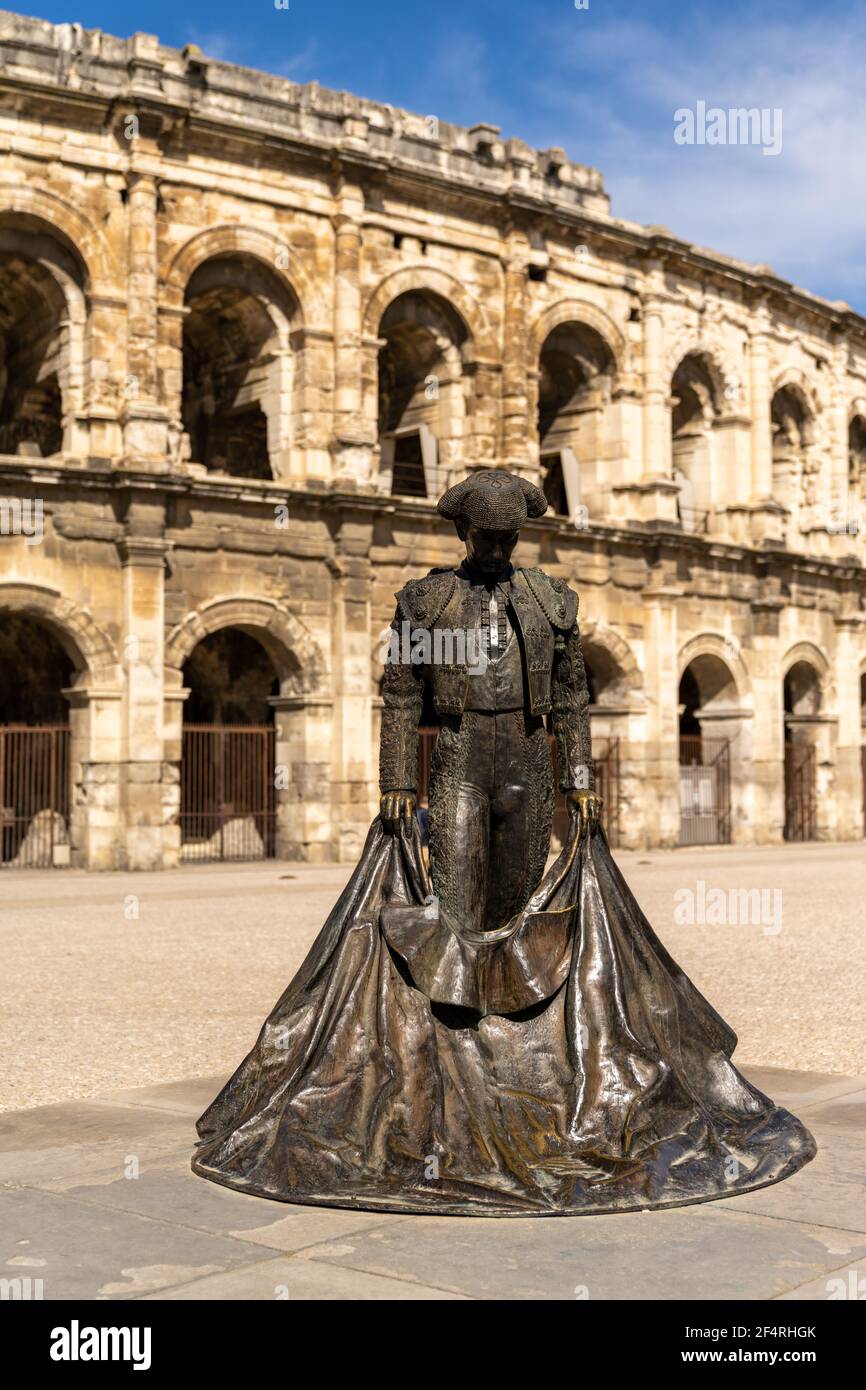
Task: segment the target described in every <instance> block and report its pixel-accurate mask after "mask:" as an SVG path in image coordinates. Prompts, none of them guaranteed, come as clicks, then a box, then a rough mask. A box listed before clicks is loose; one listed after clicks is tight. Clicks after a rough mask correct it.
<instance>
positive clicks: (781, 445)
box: [770, 386, 815, 537]
mask: <svg viewBox="0 0 866 1390" xmlns="http://www.w3.org/2000/svg"><path fill="white" fill-rule="evenodd" d="M770 413H771V421H772V430H773V497H774V498H775V500H776V501H777V502H779V503H781V505H782V506H783V507H784V508H785V509H786V510H787V512H788V513H789V521H788V523H787V524H786V528H785V529H786V536H787V537H790V536H791V535H792V534H793V533H794V532H796V530H797V529H798V524H799V514H800V510H801V508H802V507H803V506H806V505H810V504H811V503H812V502H814V501H815V497H814V495H813V493H814V486H813V484H814V479H813V467H812V461H811V457H810V448H811V445H812V443H813V428H812V418H811V414H810V412H809V408H808V405H807V402H806V399H805V397H804V396H803V394H802V392H801V391H799V390H798V389H797V388H796V387H795V386H782V387H780V388H779V390H778V391H776V392H775V394H774V396H773V399H772V403H771V412H770Z"/></svg>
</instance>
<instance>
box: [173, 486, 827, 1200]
mask: <svg viewBox="0 0 866 1390" xmlns="http://www.w3.org/2000/svg"><path fill="white" fill-rule="evenodd" d="M546 506H547V503H546V499H545V497H544V495H543V493H541V492H540V491H539V489H538V488H536V487H534V486H533V485H532V484H531V483H528V482H527V481H526V480H525V479H522V478H517V477H514V476H512V475H510V474H508V473H503V472H501V471H498V470H492V469H491V470H484V471H482V472H479V473H476V474H474V475H472V476H471V477H470V478H467V479H465V480H464V481H463V482H461V483H458V484H457V485H456V486H455V487H452V488H451V489H450V490H449V491H448V492H446V494H445V495H444V497H442V498H441V499H440V502H439V511H440V513H441V514H442V515H443V516H445V517H448V518H450V519H451V520H453V521H454V523H455V525H456V527H457V530H458V534H459V535H460V537H461V539H462V540H463V541H464V543H465V546H466V558H465V559H464V561H463V562H462V564H461V565H459V566H458V567H457V568H446V569H442V570H434V571H432V572H431V573H430V574H429V575H428V576H427V577H426V578H424V579H419V580H413V581H411V582H410V583H409V584H407V585H406V586H405V587H404V588H403V589H401V591H400V593H399V594H398V595H397V611H396V614H395V617H394V621H393V624H392V629H391V642H390V647H389V655H388V659H387V661H386V666H385V679H384V686H383V691H384V710H383V716H382V735H381V748H380V784H381V792H382V797H381V804H380V815H379V816H378V817H377V818H376V820H375V821H374V822H373V824H372V826H371V827H370V831H369V834H368V837H367V843H366V845H365V848H364V851H363V854H362V856H361V859H360V861H359V863H358V865H357V867H356V869H355V871H354V873H353V875H352V877H351V879H350V881H349V883H348V885H347V886H346V888H345V890H344V892H343V894H342V895H341V897H340V899H339V901H338V902H337V904H336V906H335V907H334V909H333V911H332V912H331V914H330V916H329V918H328V920H327V922H326V923H325V926H324V928H323V929H322V932H321V933H320V935H319V937H318V938H317V940H316V942H315V943H314V945H313V947H312V949H311V951H310V953H309V955H308V957H307V959H306V961H305V962H304V964H303V965H302V967H301V969H300V971H299V972H298V974H297V975H296V977H295V979H294V980H293V981H292V983H291V984H290V985H289V987H288V989H287V990H286V992H285V994H284V995H283V997H282V998H281V999H280V1000H279V1002H278V1003H277V1005H276V1007H275V1009H274V1010H273V1012H272V1013H271V1015H270V1017H269V1018H268V1019H267V1020H266V1022H265V1024H264V1027H263V1029H262V1031H261V1034H260V1036H259V1039H258V1042H257V1044H256V1046H255V1047H254V1049H253V1051H252V1052H251V1053H250V1054H249V1056H248V1057H247V1058H246V1060H245V1061H244V1062H243V1063H242V1064H241V1066H240V1067H239V1069H238V1071H237V1072H236V1073H235V1075H234V1076H233V1077H232V1078H231V1080H230V1081H229V1082H228V1083H227V1085H226V1086H225V1087H224V1089H223V1090H222V1092H221V1093H220V1094H219V1096H217V1098H216V1099H215V1100H214V1102H213V1103H212V1104H211V1105H210V1106H209V1107H208V1109H207V1110H206V1111H205V1113H204V1115H203V1116H202V1117H201V1119H200V1120H199V1124H198V1129H199V1135H200V1143H199V1146H198V1150H197V1153H196V1155H195V1157H194V1159H193V1169H194V1171H195V1172H197V1173H199V1174H201V1175H202V1176H203V1177H207V1178H210V1179H212V1180H213V1181H215V1182H220V1183H225V1184H226V1185H228V1186H231V1187H235V1188H237V1189H239V1190H240V1191H244V1192H250V1193H255V1194H257V1195H259V1196H266V1197H273V1198H277V1199H279V1200H282V1201H289V1202H299V1203H317V1204H325V1205H331V1206H344V1207H363V1208H370V1209H381V1210H390V1211H401V1212H413V1211H417V1212H441V1213H446V1214H449V1213H450V1214H461V1215H473V1214H477V1215H500V1216H509V1215H511V1216H520V1215H586V1214H589V1213H592V1212H603V1211H624V1210H626V1211H627V1210H638V1209H641V1208H647V1207H664V1206H677V1205H680V1204H683V1203H687V1202H700V1201H708V1200H711V1199H713V1198H715V1197H722V1196H726V1195H730V1194H734V1193H739V1192H745V1191H748V1190H750V1189H752V1188H756V1187H762V1186H765V1185H767V1184H768V1183H772V1182H777V1181H779V1180H780V1179H782V1178H785V1177H788V1176H789V1175H790V1174H792V1173H794V1172H796V1170H797V1169H798V1168H800V1167H802V1166H803V1164H805V1163H807V1162H808V1161H809V1160H810V1159H811V1158H812V1157H813V1156H814V1154H815V1143H814V1140H813V1139H812V1136H811V1135H810V1134H809V1133H808V1131H807V1130H806V1129H805V1128H804V1127H803V1126H802V1125H801V1123H800V1122H799V1121H798V1120H797V1119H796V1118H795V1117H794V1116H793V1115H791V1114H790V1113H789V1112H788V1111H786V1110H783V1109H780V1108H778V1107H776V1106H775V1105H774V1104H773V1102H772V1101H771V1100H769V1099H768V1098H767V1097H766V1096H764V1095H762V1094H761V1092H760V1091H758V1090H756V1089H755V1088H754V1087H753V1086H751V1085H750V1084H749V1083H748V1082H747V1081H746V1080H745V1079H744V1078H743V1077H742V1076H741V1075H740V1073H739V1072H738V1071H737V1070H736V1068H735V1067H734V1066H733V1065H732V1063H731V1061H730V1058H731V1055H732V1053H733V1050H734V1047H735V1046H736V1036H735V1034H734V1033H733V1032H732V1030H731V1029H730V1028H729V1027H728V1025H727V1024H726V1023H725V1022H724V1021H723V1020H722V1019H721V1018H720V1017H719V1015H718V1014H717V1013H716V1012H715V1010H714V1009H713V1008H712V1007H711V1006H710V1005H709V1004H708V1003H707V1001H706V1000H705V999H704V998H703V997H702V996H701V995H700V994H699V992H698V991H697V990H696V989H695V987H694V985H692V984H691V982H690V981H689V980H688V978H687V977H686V976H685V975H684V974H683V972H682V971H681V970H680V969H679V967H678V966H677V965H676V963H675V962H674V961H673V960H672V959H671V957H670V956H669V955H668V953H667V952H666V951H665V949H664V947H663V946H662V944H661V942H660V941H659V940H658V938H657V937H656V936H655V934H654V933H653V931H652V928H651V927H650V925H649V923H648V922H647V921H646V919H645V917H644V916H643V914H642V913H641V911H640V908H639V907H638V905H637V903H636V902H635V900H634V898H633V897H632V895H631V893H630V892H629V889H628V887H627V885H626V883H625V881H624V879H623V878H622V875H621V874H620V873H619V870H618V869H617V867H616V865H615V863H614V861H613V859H612V858H611V855H610V851H609V849H608V846H607V841H606V839H605V836H604V832H603V830H602V828H601V826H600V823H599V816H600V811H601V801H600V798H599V796H598V795H597V794H596V791H595V788H594V779H593V770H592V757H591V744H590V733H589V717H588V704H589V696H588V691H587V683H586V674H585V670H584V664H583V658H582V656H581V650H580V636H579V630H578V625H577V607H578V601H577V595H576V594H575V593H573V591H571V590H570V589H568V588H567V587H566V585H565V584H564V583H563V582H562V581H561V580H558V579H554V578H551V577H549V576H548V575H546V574H544V572H543V571H541V570H538V569H520V568H517V569H515V568H513V567H512V565H511V563H510V560H511V555H512V552H513V550H514V547H515V545H516V543H517V539H518V534H519V531H520V527H521V525H522V524H523V522H525V520H526V519H527V517H536V516H540V515H542V513H543V512H544V511H545V510H546ZM425 696H426V698H427V700H428V701H429V702H431V703H432V705H433V708H434V709H435V712H436V715H437V717H438V718H439V720H440V729H439V734H438V738H437V742H436V747H435V751H434V755H433V766H432V770H431V779H430V792H429V874H428V869H427V867H426V865H425V861H424V856H423V846H422V842H421V834H420V829H419V825H418V820H417V816H416V791H417V742H418V724H419V719H420V716H421V712H422V709H423V708H424V702H425ZM548 718H549V720H550V725H551V730H552V732H553V734H554V737H555V740H556V746H557V763H558V768H559V780H560V787H561V789H562V790H563V791H564V793H565V795H566V801H567V804H568V806H569V809H570V812H571V818H570V824H571V829H570V832H569V835H568V839H567V842H566V844H565V846H564V848H563V850H562V852H561V854H560V855H559V857H558V858H557V859H556V860H555V862H554V863H553V864H552V865H551V867H550V868H549V869H548V870H547V872H546V873H545V864H546V860H547V857H548V852H549V846H550V833H551V823H552V815H553V798H554V792H553V777H552V765H551V755H550V748H549V742H548V736H547V729H546V722H545V721H546V720H547V719H548Z"/></svg>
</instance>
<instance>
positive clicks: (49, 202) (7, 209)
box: [0, 183, 123, 294]
mask: <svg viewBox="0 0 866 1390" xmlns="http://www.w3.org/2000/svg"><path fill="white" fill-rule="evenodd" d="M0 207H2V209H3V214H4V215H8V214H18V215H21V216H24V217H32V218H34V219H35V220H37V221H39V222H40V223H42V224H43V225H44V227H45V230H46V231H47V232H49V234H52V235H54V236H55V237H57V238H58V240H60V241H61V242H62V243H63V244H64V245H65V246H66V249H67V250H68V251H70V252H71V253H72V254H74V255H75V256H76V257H77V258H78V259H79V260H80V261H81V263H82V264H83V266H84V267H85V269H86V277H85V285H84V288H85V290H86V292H87V293H90V294H98V293H104V292H106V291H107V290H109V289H116V288H118V287H119V286H120V285H121V284H122V282H123V274H122V269H121V265H120V262H119V261H118V260H117V258H116V257H115V255H114V253H113V251H112V249H111V244H110V242H109V240H108V238H107V237H106V235H105V233H104V232H103V231H102V230H101V229H100V228H99V227H97V226H95V225H94V223H92V222H91V221H90V220H89V218H87V217H86V216H85V215H84V214H83V213H82V212H81V211H80V210H79V209H78V208H77V207H76V206H75V204H73V203H71V202H69V201H67V199H65V198H61V197H60V196H59V195H58V194H56V193H54V192H49V190H48V189H42V188H38V187H35V186H34V185H33V184H31V183H0Z"/></svg>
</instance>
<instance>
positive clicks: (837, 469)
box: [821, 340, 861, 556]
mask: <svg viewBox="0 0 866 1390" xmlns="http://www.w3.org/2000/svg"><path fill="white" fill-rule="evenodd" d="M847 373H848V345H847V343H845V342H844V340H843V341H840V342H838V343H837V344H836V346H835V347H834V349H833V385H832V408H831V410H830V419H829V432H830V479H829V485H828V489H827V493H828V495H827V496H826V497H825V498H824V504H825V505H824V509H823V516H822V518H821V521H822V524H823V525H824V526H828V527H830V528H832V530H833V537H832V540H831V553H832V554H835V555H840V556H842V555H847V554H850V553H851V552H852V551H855V550H856V549H857V541H856V540H855V539H854V537H855V535H856V530H855V529H854V528H856V527H857V526H858V524H859V522H860V520H861V518H860V516H859V512H858V504H857V499H856V497H855V496H854V495H853V493H852V492H851V489H850V487H849V482H848V466H849V465H848V408H849V392H848V383H847ZM849 528H850V529H849Z"/></svg>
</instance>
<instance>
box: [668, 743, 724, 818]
mask: <svg viewBox="0 0 866 1390" xmlns="http://www.w3.org/2000/svg"><path fill="white" fill-rule="evenodd" d="M730 843H731V745H730V740H729V739H726V738H701V736H700V734H681V735H680V844H681V845H729V844H730Z"/></svg>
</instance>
